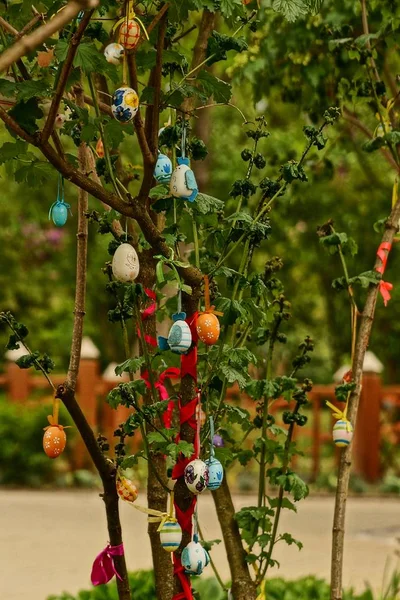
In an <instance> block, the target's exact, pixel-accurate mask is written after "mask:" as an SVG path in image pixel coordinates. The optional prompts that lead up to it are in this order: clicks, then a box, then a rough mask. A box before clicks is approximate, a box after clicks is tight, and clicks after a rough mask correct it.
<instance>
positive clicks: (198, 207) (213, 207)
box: [193, 192, 224, 215]
mask: <svg viewBox="0 0 400 600" xmlns="http://www.w3.org/2000/svg"><path fill="white" fill-rule="evenodd" d="M223 208H224V202H223V201H222V200H218V198H214V197H213V196H208V195H207V194H203V193H202V192H200V193H199V194H197V197H196V202H195V205H194V206H193V210H195V211H196V212H198V213H200V214H202V215H207V214H210V213H213V212H217V211H220V210H223Z"/></svg>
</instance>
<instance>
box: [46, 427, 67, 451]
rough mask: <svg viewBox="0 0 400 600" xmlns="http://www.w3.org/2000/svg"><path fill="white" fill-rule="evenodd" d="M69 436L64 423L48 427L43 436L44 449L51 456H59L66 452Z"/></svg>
mask: <svg viewBox="0 0 400 600" xmlns="http://www.w3.org/2000/svg"><path fill="white" fill-rule="evenodd" d="M66 443H67V436H66V435H65V431H64V428H63V426H62V425H52V426H51V427H47V428H46V431H45V432H44V436H43V450H44V451H45V452H46V454H47V456H48V457H49V458H57V456H60V454H62V453H63V452H64V449H65V444H66Z"/></svg>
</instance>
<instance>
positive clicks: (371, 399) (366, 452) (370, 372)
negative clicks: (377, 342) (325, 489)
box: [353, 351, 383, 483]
mask: <svg viewBox="0 0 400 600" xmlns="http://www.w3.org/2000/svg"><path fill="white" fill-rule="evenodd" d="M382 371H383V365H382V363H381V362H380V361H379V360H378V359H377V357H376V356H375V355H374V354H373V353H372V352H370V351H368V352H367V353H366V356H365V360H364V374H363V385H362V391H361V397H360V408H359V412H358V416H357V423H356V427H355V435H354V448H353V455H354V463H355V468H356V472H357V473H359V474H360V475H361V476H362V477H363V478H364V479H365V480H366V481H369V482H371V483H373V482H375V481H377V480H378V479H379V476H380V470H381V461H380V444H381V435H380V410H381V403H382V379H381V376H380V373H381V372H382Z"/></svg>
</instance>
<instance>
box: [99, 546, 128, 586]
mask: <svg viewBox="0 0 400 600" xmlns="http://www.w3.org/2000/svg"><path fill="white" fill-rule="evenodd" d="M123 555H124V545H123V544H120V545H119V546H110V544H107V546H106V547H105V548H104V550H102V551H101V552H100V554H98V555H97V556H96V558H95V559H94V563H93V566H92V574H91V581H92V584H93V585H102V584H103V583H107V582H108V581H110V579H112V578H113V577H114V575H116V576H117V577H118V579H121V581H122V578H121V577H120V576H119V574H118V572H117V570H116V568H115V565H114V559H113V556H123Z"/></svg>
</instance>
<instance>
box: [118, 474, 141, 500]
mask: <svg viewBox="0 0 400 600" xmlns="http://www.w3.org/2000/svg"><path fill="white" fill-rule="evenodd" d="M117 493H118V496H119V497H120V498H121V500H125V501H126V502H135V500H136V498H137V497H138V495H139V491H138V489H137V487H136V485H135V484H134V483H133V481H131V480H130V479H128V478H127V477H118V478H117Z"/></svg>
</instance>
